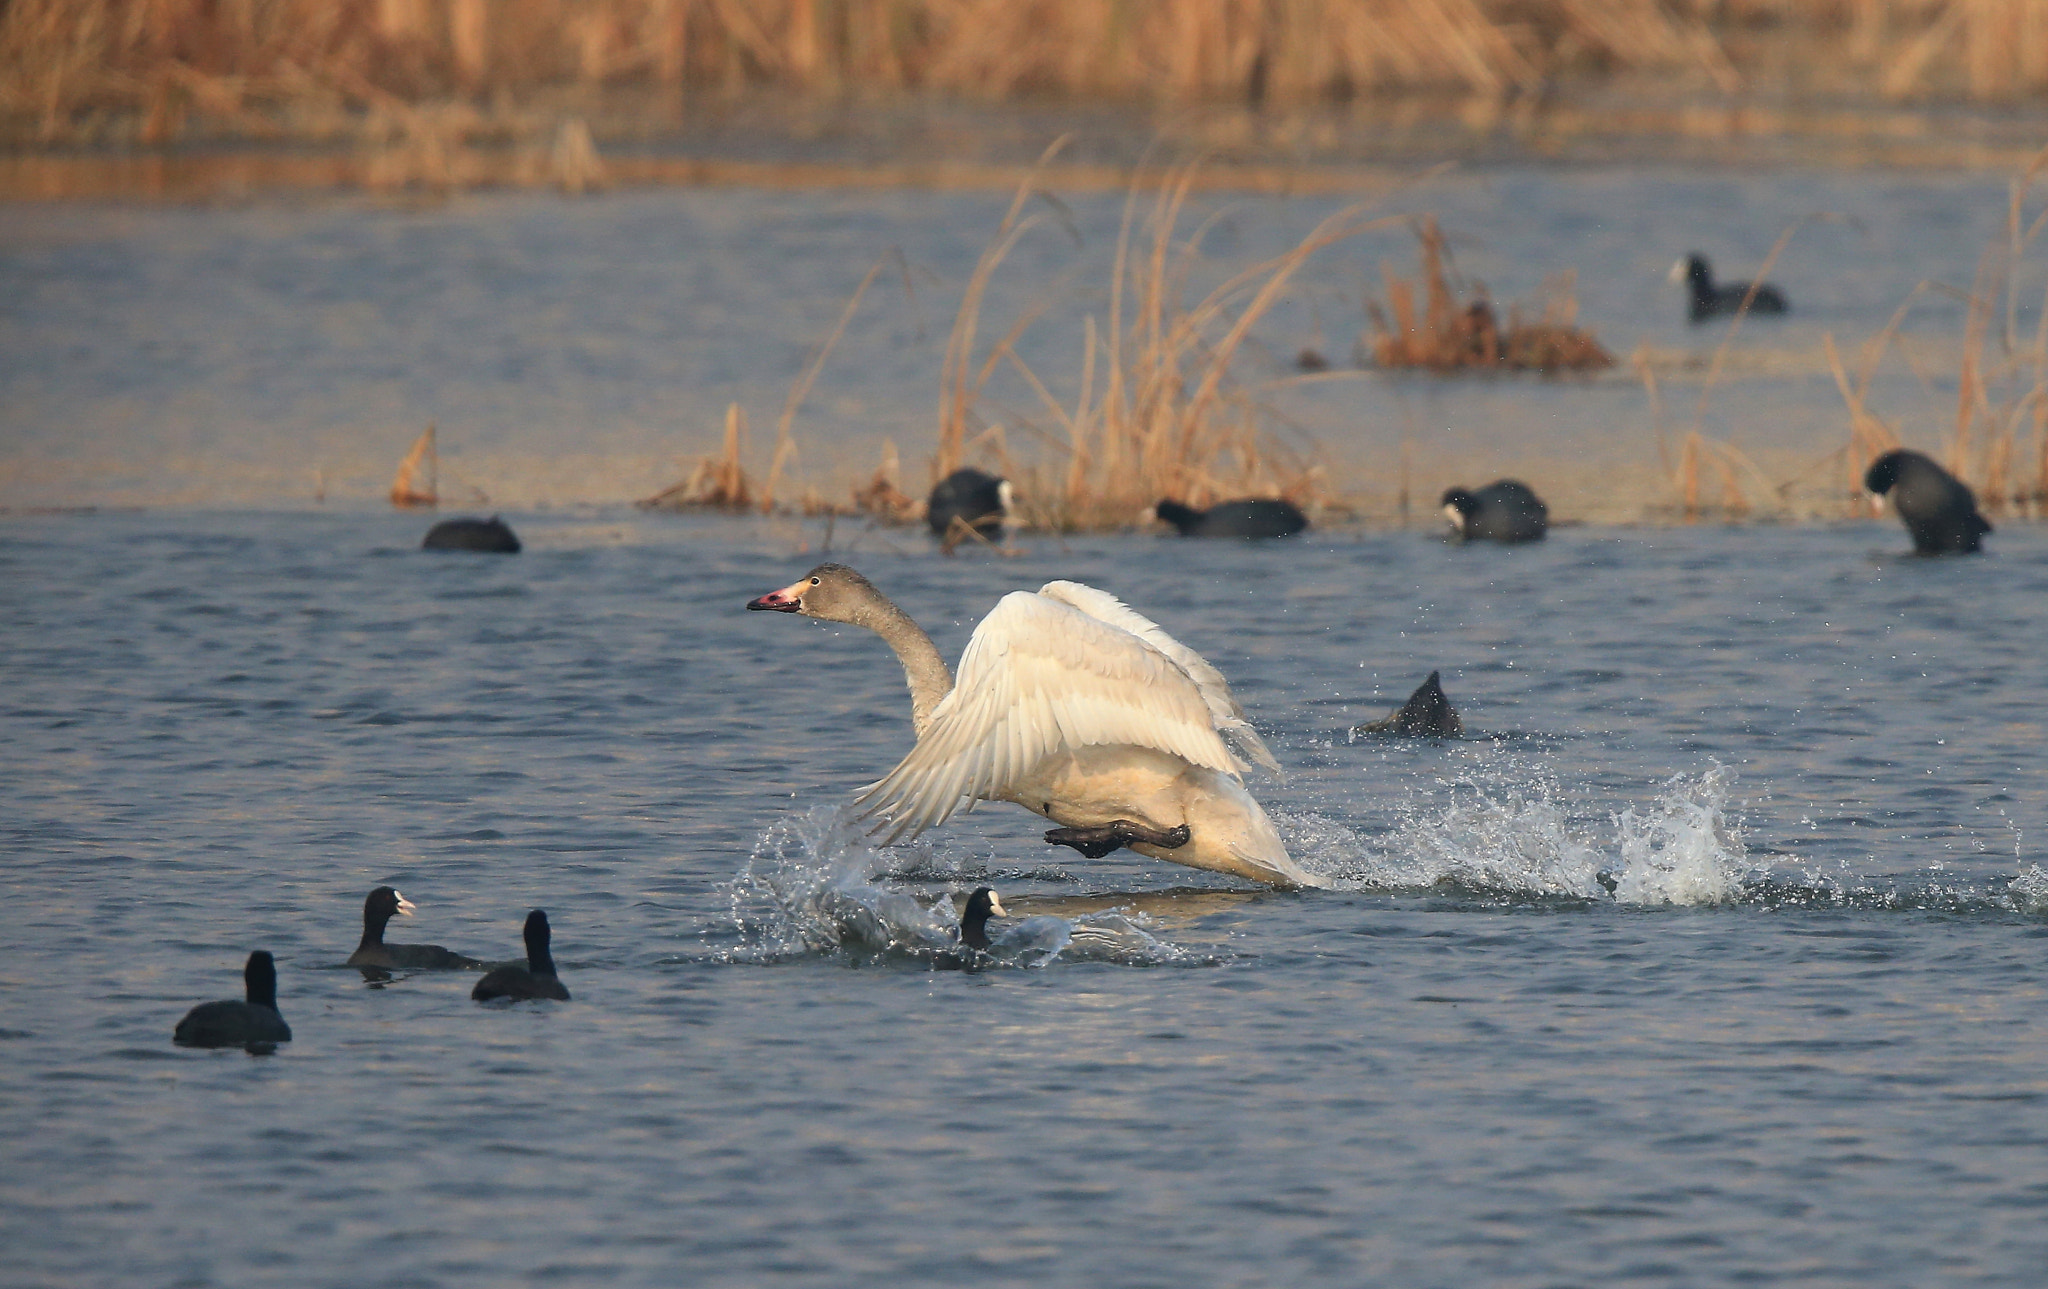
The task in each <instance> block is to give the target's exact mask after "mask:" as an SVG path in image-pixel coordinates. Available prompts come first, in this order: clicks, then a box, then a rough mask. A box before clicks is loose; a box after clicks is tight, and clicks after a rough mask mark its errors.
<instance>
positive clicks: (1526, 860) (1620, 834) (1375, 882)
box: [1285, 754, 1750, 905]
mask: <svg viewBox="0 0 2048 1289" xmlns="http://www.w3.org/2000/svg"><path fill="white" fill-rule="evenodd" d="M1484 755H1485V754H1482V757H1484ZM1732 780H1733V775H1732V774H1731V773H1730V772H1729V771H1728V770H1727V769H1726V768H1725V767H1723V766H1720V765H1715V766H1713V767H1712V768H1710V769H1708V770H1707V771H1705V772H1704V773H1701V774H1698V775H1692V776H1688V775H1683V774H1679V775H1674V776H1672V777H1671V778H1670V779H1668V780H1666V781H1665V782H1664V783H1663V784H1662V785H1661V786H1660V788H1659V789H1658V790H1657V792H1656V795H1655V796H1654V797H1653V798H1652V799H1651V800H1650V801H1649V802H1648V803H1647V804H1645V805H1643V806H1641V807H1637V806H1633V805H1632V806H1629V807H1627V808H1625V809H1623V810H1622V811H1621V812H1620V813H1618V814H1610V815H1609V819H1608V824H1607V827H1606V828H1605V829H1602V828H1600V827H1599V826H1598V825H1596V824H1591V823H1587V822H1583V821H1575V820H1574V819H1573V817H1572V811H1571V810H1570V809H1569V808H1568V806H1567V803H1566V800H1565V795H1564V793H1563V792H1562V791H1561V790H1560V789H1559V787H1558V785H1557V784H1556V783H1555V782H1553V781H1552V780H1550V779H1549V778H1548V777H1546V776H1545V775H1543V774H1542V773H1540V772H1536V771H1532V770H1530V769H1529V768H1527V767H1525V766H1520V765H1516V764H1513V763H1512V762H1511V761H1509V762H1507V763H1496V762H1495V761H1493V760H1488V759H1481V760H1480V761H1478V762H1477V763H1475V764H1474V765H1472V766H1470V767H1468V769H1467V772H1466V773H1465V774H1463V775H1462V776H1460V777H1459V778H1456V779H1453V780H1449V781H1447V782H1446V783H1445V784H1444V787H1445V788H1447V789H1448V793H1449V800H1448V801H1447V802H1442V803H1436V804H1431V805H1427V806H1423V807H1419V808H1415V809H1412V810H1410V811H1408V812H1407V813H1406V815H1405V817H1404V818H1403V819H1402V821H1401V823H1400V825H1399V826H1398V827H1397V828H1395V829H1394V830H1393V831H1392V832H1391V833H1389V834H1388V835H1387V836H1386V837H1384V838H1380V839H1374V840H1368V839H1367V838H1365V837H1362V836H1360V835H1359V834H1358V833H1356V832H1354V831H1352V830H1351V829H1348V828H1346V827H1344V826H1343V825H1341V824H1338V823H1335V822H1332V821H1330V820H1327V819H1321V818H1316V817H1312V816H1290V817H1289V818H1287V819H1286V821H1285V823H1286V827H1287V833H1288V841H1289V844H1290V845H1291V846H1292V847H1293V848H1294V849H1295V850H1296V853H1297V855H1298V856H1300V857H1303V859H1304V862H1305V863H1309V864H1312V865H1313V866H1314V867H1316V868H1318V869H1321V870H1323V871H1324V872H1327V873H1329V874H1330V875H1331V876H1332V878H1333V879H1334V880H1335V883H1336V884H1337V885H1339V886H1347V887H1351V888H1353V889H1358V888H1367V889H1382V890H1418V889H1427V888H1430V887H1433V886H1439V885H1449V886H1457V887H1464V888H1467V889H1474V890H1490V891H1502V892H1507V893H1510V894H1514V895H1524V896H1539V897H1540V896H1565V897H1576V898H1581V899H1608V898H1612V899H1613V900H1614V901H1615V902H1617V903H1622V904H1637V905H1654V904H1677V905H1702V904H1719V903H1725V902H1727V901H1730V900H1734V899H1737V898H1739V897H1740V895H1741V893H1742V877H1743V874H1744V873H1745V872H1746V871H1748V869H1749V867H1750V865H1749V862H1748V859H1747V857H1746V855H1745V854H1744V851H1743V847H1742V840H1741V830H1740V828H1739V826H1738V825H1737V824H1736V823H1735V822H1734V821H1732V820H1731V819H1730V818H1729V817H1728V816H1727V814H1726V806H1727V800H1728V790H1729V786H1730V783H1731V782H1732Z"/></svg>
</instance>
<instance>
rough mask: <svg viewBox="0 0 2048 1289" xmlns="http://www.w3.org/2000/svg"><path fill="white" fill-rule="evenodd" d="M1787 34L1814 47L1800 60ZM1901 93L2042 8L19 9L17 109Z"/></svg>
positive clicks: (252, 1)
mask: <svg viewBox="0 0 2048 1289" xmlns="http://www.w3.org/2000/svg"><path fill="white" fill-rule="evenodd" d="M1788 42H1794V47H1796V48H1798V49H1800V50H1802V51H1804V54H1803V56H1801V57H1798V58H1794V59H1789V60H1788V59H1787V58H1786V57H1785V53H1786V49H1787V47H1788ZM1788 64H1789V65H1791V66H1793V67H1796V68H1799V69H1803V70H1805V72H1806V73H1807V74H1809V75H1823V74H1824V75H1828V76H1832V77H1834V78H1835V79H1836V80H1838V81H1846V82H1847V84H1848V85H1849V86H1850V87H1852V88H1853V87H1857V86H1861V87H1863V88H1865V89H1867V90H1868V91H1870V92H1874V93H1881V94H1884V95H1886V96H1889V97H1894V98H1900V97H1909V96H1917V95H1926V94H1962V95H1967V96H1970V97H1974V98H1978V99H1986V100H1996V99H2004V98H2010V97H2012V96H2014V95H2019V94H2033V93H2039V92H2041V91H2042V90H2044V89H2048V6H2044V5H2042V4H2041V3H2040V0H1713V2H1712V3H1708V0H1689V2H1687V3H1675V2H1673V0H1287V2H1286V3H1270V2H1268V3H1259V2H1257V0H1001V2H998V3H973V2H970V0H519V3H502V4H494V3H491V0H374V3H349V4H335V3H331V2H330V0H238V2H236V3H218V2H217V0H9V2H8V3H6V4H4V5H0V115H4V116H6V117H8V118H11V119H12V121H13V122H14V123H15V124H14V127H13V128H14V130H15V132H16V133H20V132H21V130H22V129H23V128H24V127H25V128H26V130H27V131H28V132H29V133H32V134H36V135H39V136H40V137H42V138H44V139H58V138H62V137H67V136H68V135H70V134H71V133H72V132H74V131H76V130H78V129H81V128H89V127H90V126H91V125H92V123H93V122H94V120H95V119H96V118H98V117H99V116H102V115H104V114H106V113H109V112H113V113H121V114H126V115H128V116H131V117H133V118H134V119H135V120H137V121H138V122H139V123H140V125H139V133H140V135H141V137H142V138H143V139H144V140H145V141H160V140H163V139H167V138H170V137H173V136H175V135H176V134H178V133H179V132H180V130H181V129H182V128H183V127H184V126H185V124H186V122H187V121H188V119H189V118H192V117H195V116H196V117H204V118H207V119H209V120H211V121H213V122H216V123H224V124H226V125H228V126H230V127H237V128H242V129H245V130H248V131H251V132H255V133H259V134H260V133H266V132H274V131H275V130H277V129H278V128H280V126H281V125H282V126H283V127H284V128H291V125H290V123H291V122H292V121H300V122H303V121H305V120H307V119H309V118H312V117H317V116H319V115H320V114H321V113H330V114H337V113H349V112H362V111H366V110H386V111H389V110H396V109H399V108H402V107H404V106H405V105H409V104H414V105H416V104H421V103H427V102H432V101H436V100H446V99H460V100H464V101H468V102H473V103H479V104H492V105H500V104H503V103H506V102H515V103H516V102H529V103H530V102H534V101H536V100H537V99H538V98H540V97H543V96H544V95H545V94H546V93H549V92H552V91H555V90H559V89H562V88H564V87H568V88H577V87H580V88H583V89H602V88H608V87H624V86H634V87H646V88H649V89H652V90H654V91H657V92H660V93H663V94H669V95H681V94H684V93H694V94H702V93H713V94H719V93H730V92H732V91H736V90H740V89H744V88H746V87H749V86H773V87H778V88H782V89H789V90H798V91H804V92H811V93H819V94H838V93H844V92H847V91H863V92H870V93H871V92H876V91H880V92H900V91H920V90H922V91H937V92H941V93H949V94H964V95H968V96H972V97H978V98H986V97H1001V96H1009V95H1016V94H1025V93H1029V94H1048V93H1050V94H1061V95H1068V96H1073V97H1105V96H1106V97H1113V98H1122V99H1165V100H1169V101H1183V102H1185V101H1228V102H1244V103H1255V104H1257V103H1264V104H1280V103H1311V102H1319V101H1341V100H1345V99H1348V98H1352V97H1354V96H1357V95H1361V94H1371V93H1379V92H1386V91H1395V90H1407V89H1417V88H1430V89H1448V90H1455V91H1460V92H1467V93H1476V94H1481V95H1491V96H1501V95H1505V94H1508V93H1511V92H1517V91H1531V90H1536V89H1539V88H1541V87H1544V86H1546V85H1549V84H1552V83H1554V82H1555V81H1556V80H1557V78H1559V77H1561V76H1572V75H1575V74H1576V75H1586V76H1599V75H1604V74H1609V73H1613V72H1631V71H1633V72H1655V73H1658V74H1660V75H1664V76H1666V77H1668V76H1669V75H1671V74H1673V73H1678V74H1681V75H1684V76H1689V77H1692V78H1695V79H1697V80H1698V81H1699V82H1700V83H1702V84H1709V85H1712V86H1714V87H1717V88H1719V89H1720V90H1722V91H1724V92H1729V91H1734V90H1738V89H1740V88H1742V87H1744V86H1745V84H1747V83H1748V82H1750V81H1751V80H1754V79H1759V78H1761V77H1765V76H1774V75H1782V74H1784V71H1785V68H1786V66H1787V65H1788Z"/></svg>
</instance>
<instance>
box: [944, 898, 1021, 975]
mask: <svg viewBox="0 0 2048 1289" xmlns="http://www.w3.org/2000/svg"><path fill="white" fill-rule="evenodd" d="M1008 916H1010V914H1009V911H1008V910H1006V909H1005V908H1003V902H1002V901H1001V900H999V899H997V898H996V893H995V892H994V891H993V890H991V889H989V888H988V887H986V886H977V887H975V888H974V893H973V894H971V895H969V896H968V897H967V908H966V910H965V911H964V912H962V913H961V914H960V926H959V929H958V930H956V931H955V932H954V933H953V934H954V940H955V944H956V945H957V947H955V948H951V949H940V950H939V951H937V952H936V953H933V954H932V955H931V962H932V965H933V966H935V967H938V968H940V969H942V970H946V971H977V970H979V969H981V968H982V967H985V966H987V965H988V964H989V962H990V958H989V956H988V949H989V945H990V944H991V943H993V942H992V941H991V940H990V939H989V938H988V920H989V919H990V918H991V917H999V918H1006V917H1008Z"/></svg>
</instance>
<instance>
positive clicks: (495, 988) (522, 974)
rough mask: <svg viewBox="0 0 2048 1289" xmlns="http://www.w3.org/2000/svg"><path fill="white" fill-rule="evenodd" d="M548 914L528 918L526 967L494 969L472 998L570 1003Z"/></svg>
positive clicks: (470, 994) (475, 990)
mask: <svg viewBox="0 0 2048 1289" xmlns="http://www.w3.org/2000/svg"><path fill="white" fill-rule="evenodd" d="M551 938H552V933H551V932H550V931H549V930H548V915H547V914H546V913H544V912H542V911H541V910H539V909H535V910H534V911H533V912H531V913H529V914H527V915H526V965H525V966H523V967H521V966H517V965H509V966H503V967H493V968H492V969H491V970H490V971H488V972H485V973H484V978H483V979H482V980H479V981H477V982H476V988H474V989H472V990H470V991H469V996H470V997H471V998H474V999H476V1000H477V1001H478V1002H480V1003H481V1002H489V1001H490V1000H491V999H493V998H555V999H559V1000H561V1001H562V1002H568V1001H569V991H568V990H567V989H566V988H564V987H563V985H562V978H561V977H560V976H557V975H556V974H555V958H554V955H553V954H551V953H549V952H548V941H549V939H551Z"/></svg>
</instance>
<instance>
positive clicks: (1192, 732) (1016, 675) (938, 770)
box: [859, 591, 1237, 841]
mask: <svg viewBox="0 0 2048 1289" xmlns="http://www.w3.org/2000/svg"><path fill="white" fill-rule="evenodd" d="M1132 616H1134V617H1135V616H1136V615H1135V614H1133V615H1132ZM1111 744H1133V745H1136V746H1138V747H1149V748H1156V749H1158V750H1159V751H1162V752H1169V753H1172V754H1173V755H1175V756H1178V757H1180V758H1181V759H1183V760H1185V761H1188V762H1189V763H1191V764H1194V765H1200V766H1207V767H1208V768H1210V769H1212V770H1216V771H1218V772H1219V773H1222V774H1227V775H1230V776H1231V777H1232V778H1236V777H1237V765H1236V760H1235V758H1234V757H1232V756H1231V755H1230V749H1228V748H1226V747H1224V746H1223V740H1222V738H1221V737H1219V736H1218V734H1217V732H1216V727H1215V724H1214V721H1213V720H1212V718H1211V716H1210V712H1209V705H1208V703H1207V701H1206V700H1205V699H1204V697H1203V695H1202V692H1201V690H1200V688H1199V687H1198V686H1197V685H1196V684H1195V682H1194V681H1192V680H1190V679H1189V677H1188V676H1187V674H1186V673H1185V672H1184V671H1182V670H1181V668H1180V667H1179V666H1178V665H1176V664H1175V663H1174V662H1173V661H1172V660H1171V659H1169V658H1167V657H1166V656H1165V655H1164V654H1162V653H1160V652H1159V651H1158V650H1157V649H1155V648H1153V647H1152V646H1151V645H1149V644H1147V643H1146V642H1145V641H1143V640H1141V639H1139V638H1138V637H1137V636H1135V635H1133V634H1132V633H1131V632H1129V631H1126V630H1123V629H1122V628H1120V627H1116V626H1112V625H1110V624H1109V623H1106V622H1103V621H1100V620H1098V619H1096V618H1094V617H1091V616H1089V615H1088V614H1086V613H1082V612H1081V611H1079V610H1078V609H1076V608H1074V607H1073V606H1072V605H1070V604H1066V603H1062V602H1060V601H1059V600H1056V599H1053V598H1050V597H1047V596H1044V595H1034V594H1032V593H1031V592H1029V591H1013V592H1011V593H1010V594H1008V595H1006V596H1004V597H1003V598H1002V600H1001V601H1000V602H998V603H997V605H996V607H995V608H994V609H993V610H991V611H990V612H989V615H988V616H987V617H985V618H983V619H982V620H981V625H980V626H977V627H976V628H975V629H974V635H973V637H972V638H971V639H970V640H968V642H967V650H966V652H965V653H963V654H961V656H960V674H959V678H958V679H957V680H956V681H955V682H954V685H953V692H952V693H950V694H947V695H946V696H945V698H943V699H941V700H940V702H939V705H938V706H937V707H935V708H933V709H932V717H931V723H930V724H929V725H927V726H926V727H925V730H924V733H923V734H922V735H921V736H920V737H919V738H918V740H917V746H916V747H915V748H912V749H911V751H910V755H908V756H906V757H904V758H903V760H902V761H901V762H899V763H898V764H897V766H896V768H895V769H893V770H891V771H889V773H888V774H887V775H886V776H884V777H883V778H882V779H881V780H880V781H879V782H876V783H871V784H869V785H868V786H867V787H866V788H864V789H862V790H861V794H860V797H859V800H860V802H861V805H862V813H863V814H867V815H876V814H879V815H883V816H885V817H886V818H887V819H888V828H889V832H888V840H890V841H894V840H896V839H897V838H898V837H901V836H903V835H904V834H906V833H908V834H911V835H913V836H914V835H916V834H917V833H920V832H922V831H924V830H925V829H926V828H930V827H932V826H933V825H934V824H937V823H940V822H942V821H943V820H945V819H946V818H947V817H948V816H950V815H952V813H953V812H954V811H956V810H958V809H960V808H961V807H962V806H964V805H968V804H970V803H972V802H974V801H976V800H982V799H989V798H998V797H1001V796H1003V795H1004V794H1005V793H1006V792H1008V791H1010V790H1011V789H1012V788H1014V787H1015V786H1016V785H1017V784H1018V783H1019V782H1021V781H1022V780H1023V779H1024V778H1025V776H1027V775H1029V774H1030V773H1031V771H1032V770H1033V769H1034V768H1035V767H1036V766H1037V765H1038V763H1039V762H1040V761H1042V760H1043V759H1044V758H1045V757H1046V756H1048V755H1050V754H1052V753H1054V752H1057V751H1059V750H1061V749H1062V748H1083V747H1097V746H1104V745H1111Z"/></svg>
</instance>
